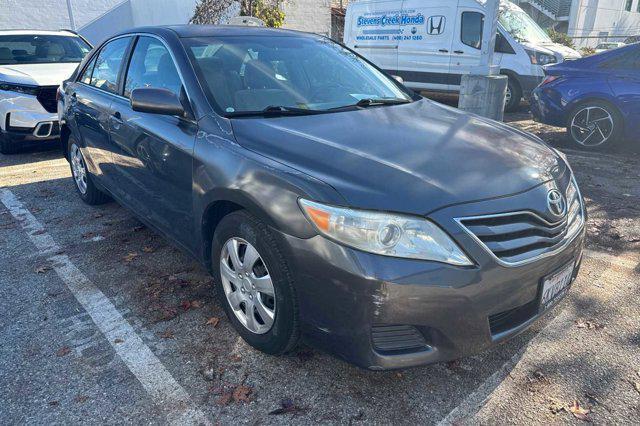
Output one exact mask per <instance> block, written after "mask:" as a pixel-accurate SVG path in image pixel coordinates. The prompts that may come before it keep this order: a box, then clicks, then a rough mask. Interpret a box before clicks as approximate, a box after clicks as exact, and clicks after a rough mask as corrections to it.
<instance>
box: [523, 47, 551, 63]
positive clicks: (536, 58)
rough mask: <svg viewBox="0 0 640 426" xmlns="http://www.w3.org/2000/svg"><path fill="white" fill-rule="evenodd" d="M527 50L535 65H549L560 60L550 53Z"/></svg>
mask: <svg viewBox="0 0 640 426" xmlns="http://www.w3.org/2000/svg"><path fill="white" fill-rule="evenodd" d="M525 51H526V52H527V55H529V59H530V60H531V63H532V64H534V65H549V64H555V63H556V62H558V59H557V58H556V57H555V56H553V55H548V54H546V53H542V52H539V51H537V50H529V49H525Z"/></svg>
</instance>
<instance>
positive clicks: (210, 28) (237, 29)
mask: <svg viewBox="0 0 640 426" xmlns="http://www.w3.org/2000/svg"><path fill="white" fill-rule="evenodd" d="M167 29H168V30H171V31H173V32H174V33H175V34H176V35H177V36H178V37H180V38H190V37H225V36H272V37H319V36H318V35H317V34H312V33H305V32H302V31H295V30H285V29H280V28H269V27H255V26H244V25H194V24H189V25H168V26H153V27H141V28H133V29H130V30H127V31H123V32H122V33H120V34H130V33H137V32H148V33H152V34H158V35H160V34H161V33H162V32H163V31H166V30H167Z"/></svg>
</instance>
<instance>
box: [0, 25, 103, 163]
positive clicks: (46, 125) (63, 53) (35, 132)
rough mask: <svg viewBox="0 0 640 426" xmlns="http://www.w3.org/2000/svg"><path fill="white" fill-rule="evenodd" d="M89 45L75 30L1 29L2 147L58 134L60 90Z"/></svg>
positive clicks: (8, 150)
mask: <svg viewBox="0 0 640 426" xmlns="http://www.w3.org/2000/svg"><path fill="white" fill-rule="evenodd" d="M90 50H91V45H90V44H89V43H88V42H87V41H86V40H84V39H83V38H82V37H80V36H78V35H77V34H76V33H74V32H71V31H66V30H63V31H30V30H25V31H22V30H20V31H16V30H7V31H0V152H2V153H3V154H10V153H13V152H15V151H16V150H17V149H18V148H19V147H20V146H23V145H25V144H28V143H38V142H42V141H46V140H51V139H55V138H57V137H58V136H59V125H58V114H57V103H56V91H57V90H58V86H59V85H60V83H62V81H63V80H65V79H67V78H69V76H70V75H71V74H72V73H73V71H74V70H75V69H76V67H77V66H78V64H79V63H80V61H81V60H82V59H83V58H84V56H85V55H86V54H87V53H88V52H89V51H90Z"/></svg>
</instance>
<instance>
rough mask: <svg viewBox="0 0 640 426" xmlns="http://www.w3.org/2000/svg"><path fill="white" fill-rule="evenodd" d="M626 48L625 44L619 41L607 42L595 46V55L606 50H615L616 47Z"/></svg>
mask: <svg viewBox="0 0 640 426" xmlns="http://www.w3.org/2000/svg"><path fill="white" fill-rule="evenodd" d="M622 46H626V43H623V42H621V41H608V42H606V43H600V44H599V45H597V46H596V53H602V52H606V51H607V50H611V49H617V48H618V47H622Z"/></svg>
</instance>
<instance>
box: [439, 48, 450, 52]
mask: <svg viewBox="0 0 640 426" xmlns="http://www.w3.org/2000/svg"><path fill="white" fill-rule="evenodd" d="M438 52H440V53H449V51H448V50H447V49H440V50H438Z"/></svg>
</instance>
